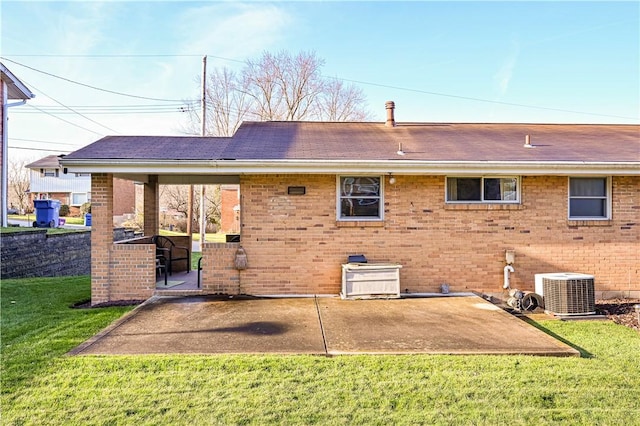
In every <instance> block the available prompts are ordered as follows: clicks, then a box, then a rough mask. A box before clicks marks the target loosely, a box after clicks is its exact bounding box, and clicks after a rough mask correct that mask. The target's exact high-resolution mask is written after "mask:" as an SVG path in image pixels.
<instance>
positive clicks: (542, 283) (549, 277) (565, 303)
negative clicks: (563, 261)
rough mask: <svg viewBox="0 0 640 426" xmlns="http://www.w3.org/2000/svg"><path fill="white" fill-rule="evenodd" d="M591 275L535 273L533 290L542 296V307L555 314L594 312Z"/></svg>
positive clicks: (593, 284)
mask: <svg viewBox="0 0 640 426" xmlns="http://www.w3.org/2000/svg"><path fill="white" fill-rule="evenodd" d="M594 287H595V279H594V276H593V275H585V274H576V273H573V272H561V273H555V274H536V277H535V290H536V293H538V294H540V295H541V296H543V298H544V309H545V311H547V312H550V313H554V314H557V315H561V316H562V315H592V314H595V313H596V301H595V288H594Z"/></svg>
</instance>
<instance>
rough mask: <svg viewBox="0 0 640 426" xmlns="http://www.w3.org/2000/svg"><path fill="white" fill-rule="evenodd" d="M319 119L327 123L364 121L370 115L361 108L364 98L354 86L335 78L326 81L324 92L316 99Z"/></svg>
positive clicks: (360, 91)
mask: <svg viewBox="0 0 640 426" xmlns="http://www.w3.org/2000/svg"><path fill="white" fill-rule="evenodd" d="M318 104H319V110H320V117H321V119H325V120H327V121H366V120H369V119H370V118H371V114H370V113H369V112H368V111H366V110H364V109H363V108H362V105H364V104H365V96H364V93H362V90H361V89H360V88H358V87H356V86H354V85H346V84H345V83H344V82H343V81H342V80H339V79H337V78H334V79H328V80H327V83H326V90H325V91H324V92H323V93H322V95H321V96H320V98H319V99H318Z"/></svg>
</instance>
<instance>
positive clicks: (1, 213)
mask: <svg viewBox="0 0 640 426" xmlns="http://www.w3.org/2000/svg"><path fill="white" fill-rule="evenodd" d="M33 97H35V95H34V94H33V93H31V91H30V90H29V89H28V88H27V86H25V85H24V84H23V83H22V82H21V81H20V80H18V78H17V77H16V76H15V75H13V74H12V73H11V71H9V70H8V69H7V68H6V67H5V66H4V65H3V64H2V63H0V100H1V101H2V108H0V139H2V144H0V168H1V169H2V172H1V176H2V178H1V179H0V180H1V181H2V187H1V188H0V219H1V220H0V222H1V223H0V226H7V207H8V193H9V159H8V138H9V136H8V134H9V132H8V126H7V124H8V120H9V118H8V115H9V108H10V107H13V106H19V105H23V104H24V103H25V102H26V101H27V99H31V98H33ZM10 99H20V100H21V101H20V102H16V103H9V102H8V101H9V100H10Z"/></svg>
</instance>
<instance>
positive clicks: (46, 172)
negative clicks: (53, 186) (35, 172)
mask: <svg viewBox="0 0 640 426" xmlns="http://www.w3.org/2000/svg"><path fill="white" fill-rule="evenodd" d="M40 176H41V177H59V176H60V170H59V169H40Z"/></svg>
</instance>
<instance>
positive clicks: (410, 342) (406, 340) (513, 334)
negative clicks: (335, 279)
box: [318, 296, 580, 356]
mask: <svg viewBox="0 0 640 426" xmlns="http://www.w3.org/2000/svg"><path fill="white" fill-rule="evenodd" d="M318 305H319V310H320V317H321V320H322V325H323V327H324V333H325V339H326V345H327V353H328V354H356V353H357V354H360V353H371V354H382V353H389V354H400V353H431V354H529V355H549V356H579V355H580V354H579V352H578V351H577V350H575V349H573V348H571V347H570V346H568V345H566V344H564V343H562V342H560V341H558V340H556V339H554V338H553V337H551V336H549V335H547V334H545V333H544V332H542V331H540V330H538V329H537V328H535V327H533V326H532V325H530V324H527V323H526V322H524V321H522V320H520V319H518V318H516V317H514V316H513V315H510V314H509V313H507V312H505V311H503V310H502V309H500V308H499V307H497V306H495V305H493V304H492V303H489V302H487V301H486V300H484V299H482V298H481V297H478V296H465V297H429V298H409V299H392V300H341V299H318Z"/></svg>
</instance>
